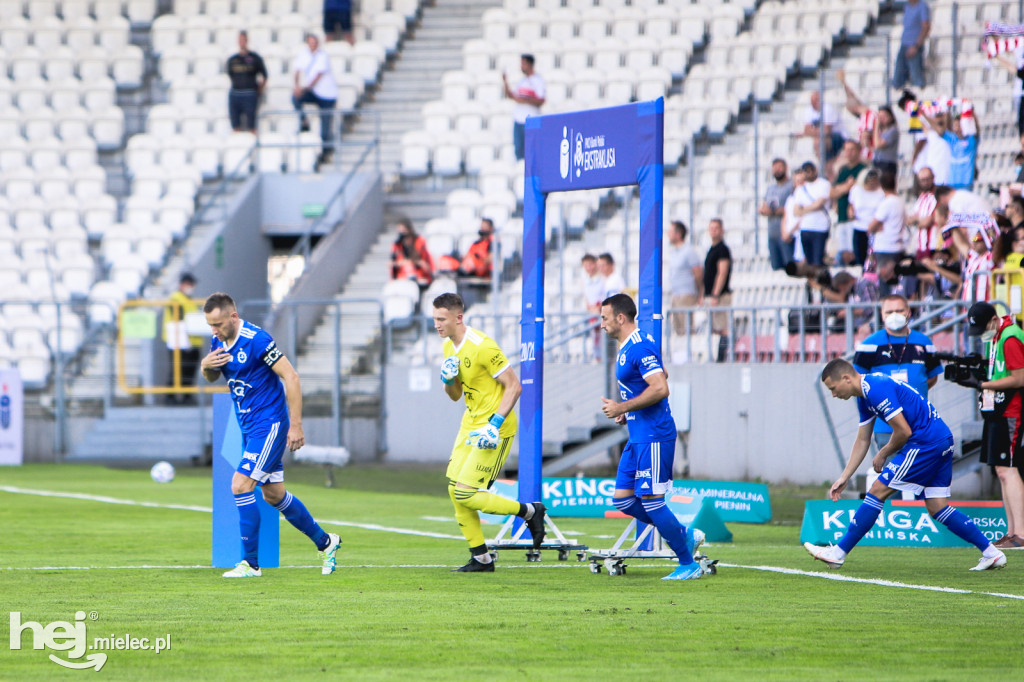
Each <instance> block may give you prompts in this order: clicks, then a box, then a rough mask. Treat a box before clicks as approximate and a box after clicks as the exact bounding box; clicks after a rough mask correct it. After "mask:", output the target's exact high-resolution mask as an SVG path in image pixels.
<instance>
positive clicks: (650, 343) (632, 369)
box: [615, 329, 676, 443]
mask: <svg viewBox="0 0 1024 682" xmlns="http://www.w3.org/2000/svg"><path fill="white" fill-rule="evenodd" d="M664 371H665V369H664V368H663V367H662V366H661V354H660V353H659V352H658V348H657V346H655V345H654V339H653V338H651V337H650V335H642V334H641V333H640V330H639V329H637V330H635V331H634V332H633V333H632V334H630V335H629V338H627V339H626V341H625V343H623V344H622V346H621V347H620V348H619V355H618V361H617V363H616V367H615V378H616V379H617V380H618V382H619V400H621V401H622V402H625V401H627V400H632V399H633V398H635V397H637V396H638V395H640V394H641V393H643V392H644V389H646V388H647V381H646V380H645V379H646V378H647V377H649V376H650V375H652V374H654V373H656V372H664ZM626 426H627V427H629V442H631V443H660V442H664V441H666V440H675V437H676V422H675V420H674V419H672V410H671V409H669V406H668V398H663V399H662V400H660V401H658V402H656V403H654V404H653V405H649V406H647V407H645V408H642V409H640V410H636V411H635V412H627V413H626Z"/></svg>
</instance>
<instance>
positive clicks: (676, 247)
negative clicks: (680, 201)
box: [667, 220, 704, 337]
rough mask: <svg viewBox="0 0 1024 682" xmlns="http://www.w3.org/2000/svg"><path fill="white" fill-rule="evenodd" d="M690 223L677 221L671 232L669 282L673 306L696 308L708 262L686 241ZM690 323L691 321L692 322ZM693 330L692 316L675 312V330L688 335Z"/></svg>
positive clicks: (673, 327)
mask: <svg viewBox="0 0 1024 682" xmlns="http://www.w3.org/2000/svg"><path fill="white" fill-rule="evenodd" d="M686 235H687V230H686V224H685V223H683V222H682V221H680V220H673V221H672V225H671V227H670V229H669V232H668V243H669V247H668V254H667V259H668V282H669V292H670V295H671V297H672V298H671V299H670V300H671V305H672V307H673V308H693V307H694V306H697V305H700V295H701V291H702V289H703V288H704V264H703V263H702V262H701V260H700V256H698V255H697V250H696V249H694V248H693V245H692V244H690V243H689V242H688V241H686ZM688 322H689V324H688ZM692 329H693V321H692V316H690V315H687V314H685V313H673V314H672V331H673V333H674V334H675V335H676V336H677V337H685V336H686V335H687V334H688V333H689V332H690V331H691V330H692Z"/></svg>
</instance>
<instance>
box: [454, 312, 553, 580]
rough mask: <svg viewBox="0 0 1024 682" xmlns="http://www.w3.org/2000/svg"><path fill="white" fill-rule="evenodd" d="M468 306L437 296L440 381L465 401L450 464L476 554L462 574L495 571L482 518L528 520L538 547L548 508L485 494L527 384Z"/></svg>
mask: <svg viewBox="0 0 1024 682" xmlns="http://www.w3.org/2000/svg"><path fill="white" fill-rule="evenodd" d="M464 310H465V304H464V303H463V302H462V298H461V297H460V296H459V295H458V294H442V295H440V296H438V297H437V298H435V299H434V329H436V330H437V333H438V335H439V336H440V337H441V338H443V339H444V340H445V341H444V357H445V359H444V363H443V364H442V365H441V381H442V383H443V384H444V392H445V393H447V394H448V397H449V398H451V399H452V400H458V399H459V398H461V397H463V396H465V397H466V413H465V414H464V415H463V416H462V427H461V428H460V429H459V435H458V437H456V439H455V447H454V448H453V449H452V457H451V459H450V460H449V462H448V472H447V476H448V495H449V496H450V497H451V498H452V503H453V504H454V505H455V520H456V521H458V522H459V528H461V529H462V534H463V535H465V536H466V540H467V541H468V542H469V552H470V554H471V555H472V557H471V558H470V560H469V563H467V564H466V565H465V566H463V567H461V568H457V569H455V570H456V571H458V572H463V573H477V572H492V571H494V562H493V561H492V559H491V555H490V554H489V553H488V552H487V543H486V541H485V540H484V533H483V530H482V529H481V528H480V514H479V512H484V513H485V514H504V515H507V514H515V515H516V516H519V517H522V519H523V520H524V521H525V522H526V526H527V528H529V529H530V534H531V535H533V546H534V547H535V548H537V547H540V545H541V543H542V542H543V541H544V505H543V504H541V503H540V502H533V503H526V504H524V503H522V502H516V501H515V500H510V499H508V498H507V497H501V496H500V495H495V494H493V493H489V492H487V489H488V488H490V487H491V484H492V483H494V479H496V478H497V477H498V474H499V473H501V469H502V467H503V466H504V465H505V459H506V458H507V457H508V452H509V450H510V449H511V448H512V439H513V438H515V435H516V415H515V413H514V412H513V411H512V408H513V407H515V404H516V401H517V400H519V394H520V393H522V390H523V389H522V386H520V384H519V377H517V376H516V373H515V370H513V369H512V366H511V365H510V364H509V361H508V358H506V357H505V354H504V353H503V352H501V349H500V348H498V344H496V343H495V342H494V340H493V339H491V338H490V337H488V336H486V335H485V334H482V333H481V332H479V331H477V330H475V329H473V328H471V327H467V326H466V323H465V322H464V321H463V319H462V313H463V311H464Z"/></svg>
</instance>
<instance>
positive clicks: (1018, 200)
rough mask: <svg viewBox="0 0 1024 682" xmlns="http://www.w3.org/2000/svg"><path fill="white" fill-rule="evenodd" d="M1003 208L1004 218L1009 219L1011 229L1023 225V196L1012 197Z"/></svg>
mask: <svg viewBox="0 0 1024 682" xmlns="http://www.w3.org/2000/svg"><path fill="white" fill-rule="evenodd" d="M1004 210H1005V212H1006V218H1007V219H1008V220H1009V221H1010V229H1011V230H1016V229H1017V228H1019V227H1024V198H1022V197H1014V198H1013V199H1011V200H1010V203H1008V204H1007V205H1006V208H1005V209H1004Z"/></svg>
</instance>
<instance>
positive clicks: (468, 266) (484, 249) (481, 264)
mask: <svg viewBox="0 0 1024 682" xmlns="http://www.w3.org/2000/svg"><path fill="white" fill-rule="evenodd" d="M477 236H478V237H480V238H479V239H477V240H476V241H475V242H473V243H472V244H471V245H470V247H469V248H468V249H466V255H465V256H464V257H463V259H462V264H461V265H459V274H460V275H463V276H464V277H480V278H487V279H490V277H491V262H492V260H493V259H492V255H491V246H492V244H493V242H494V221H493V220H491V219H490V218H481V219H480V229H479V231H478V232H477Z"/></svg>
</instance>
